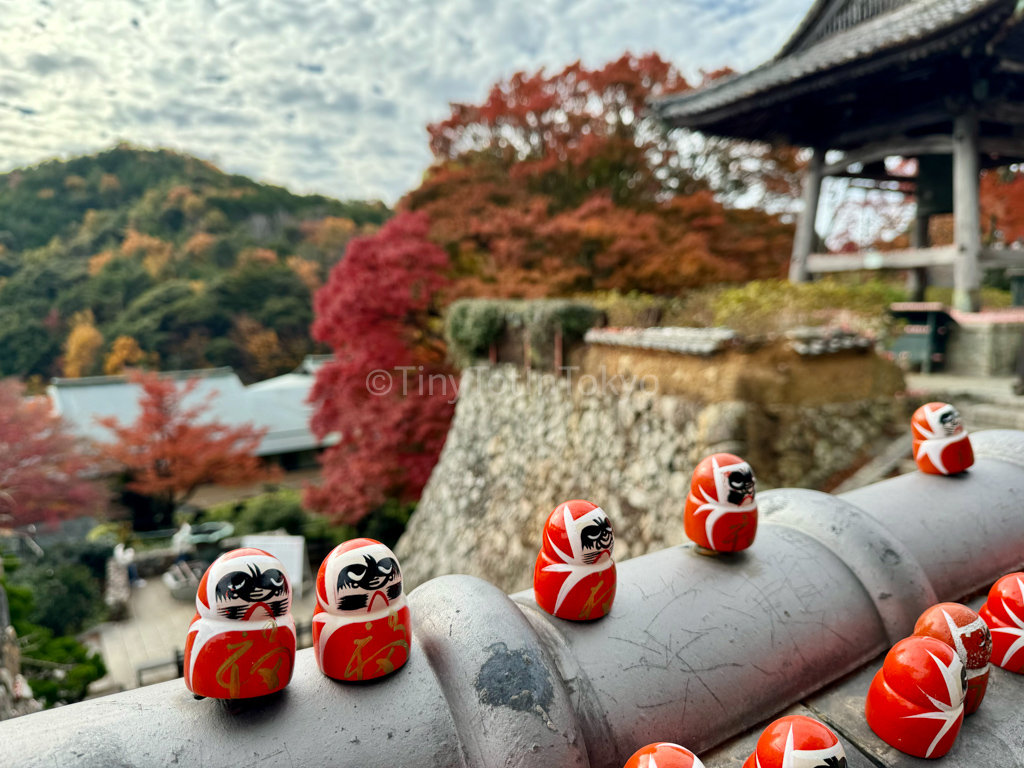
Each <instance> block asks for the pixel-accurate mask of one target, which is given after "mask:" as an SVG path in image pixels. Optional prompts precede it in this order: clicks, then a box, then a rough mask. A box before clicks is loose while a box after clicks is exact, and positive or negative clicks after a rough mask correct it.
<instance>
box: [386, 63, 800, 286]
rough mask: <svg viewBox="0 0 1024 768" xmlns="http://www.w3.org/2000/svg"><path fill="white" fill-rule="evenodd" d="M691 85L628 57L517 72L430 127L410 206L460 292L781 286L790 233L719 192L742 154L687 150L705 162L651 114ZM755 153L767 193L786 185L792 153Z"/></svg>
mask: <svg viewBox="0 0 1024 768" xmlns="http://www.w3.org/2000/svg"><path fill="white" fill-rule="evenodd" d="M688 87H689V85H688V84H687V83H686V81H685V80H684V79H683V78H682V76H681V75H680V74H679V72H678V71H677V70H676V69H675V68H674V67H673V66H672V65H670V64H668V63H667V62H664V61H663V60H661V59H660V58H659V57H658V56H657V55H654V54H652V55H648V56H644V57H635V56H631V55H629V54H626V55H625V56H623V57H621V58H620V59H619V60H617V61H614V62H612V63H610V64H608V65H607V66H606V67H604V68H602V69H599V70H593V71H591V70H587V69H585V68H583V67H582V66H581V65H580V64H579V63H577V64H573V65H572V66H570V67H567V68H566V69H565V70H563V71H562V72H559V73H557V74H555V75H547V74H545V73H544V72H540V73H537V74H535V75H530V76H528V75H525V74H522V73H520V74H517V75H514V76H513V77H512V78H510V79H509V80H507V81H504V82H502V83H499V84H497V85H496V86H495V87H494V88H493V89H492V91H491V93H490V95H489V96H488V98H487V100H486V101H485V102H484V103H483V104H482V105H479V106H474V105H466V104H453V105H452V114H451V117H450V118H449V119H448V120H445V121H443V122H441V123H438V124H435V125H431V126H429V127H428V133H429V134H430V140H431V149H432V150H433V152H434V155H435V158H436V160H437V162H436V164H435V166H434V167H433V168H432V169H431V171H430V173H429V174H428V177H427V179H426V180H425V181H424V183H423V184H422V185H421V186H420V188H419V189H417V190H415V191H413V192H411V193H409V195H407V196H406V198H405V199H404V200H403V201H402V203H401V207H403V208H405V209H408V210H415V211H424V212H426V213H428V214H429V215H430V218H431V222H432V230H431V235H432V237H433V238H434V239H435V240H436V241H437V242H439V243H440V244H441V245H442V246H443V247H444V248H445V249H446V250H447V251H448V252H449V253H450V254H452V255H453V257H454V266H455V274H456V277H457V282H456V286H455V288H454V290H453V291H452V294H451V295H453V296H456V295H497V296H525V297H536V296H545V295H559V294H569V293H574V292H579V291H589V290H594V289H618V290H633V289H636V290H641V291H648V292H653V293H674V292H677V291H679V290H682V289H685V288H690V287H695V286H699V285H702V284H705V283H709V282H741V281H744V280H748V279H755V278H768V277H778V276H781V275H782V274H783V273H784V271H785V268H786V263H787V260H788V256H789V250H790V245H791V242H792V227H791V226H790V225H788V224H784V223H783V222H782V221H781V220H780V219H779V218H778V217H777V216H773V215H770V214H768V213H765V212H764V211H762V210H759V209H756V208H755V209H749V210H738V209H735V208H730V207H727V206H725V205H723V204H722V203H721V202H720V200H719V198H718V197H717V196H716V194H713V191H717V190H713V188H712V183H711V181H712V179H711V177H716V178H717V177H719V176H722V173H723V172H722V171H721V167H722V166H723V165H725V166H727V165H728V164H729V163H730V162H731V160H730V159H729V158H730V157H731V158H734V157H735V156H736V152H735V149H734V148H732V149H730V152H731V153H732V154H730V155H728V156H726V155H725V154H724V153H725V146H724V145H721V144H713V143H711V142H707V141H705V142H704V143H703V144H699V145H698V146H697V150H694V151H695V152H698V154H699V153H700V152H704V153H717V157H718V160H716V161H715V163H711V162H710V161H709V162H705V163H704V164H703V165H701V164H700V163H697V162H695V161H694V158H693V157H692V156H690V157H684V156H683V155H681V153H680V151H679V149H678V147H679V142H678V141H677V140H676V138H675V137H673V136H672V135H670V134H667V133H666V132H665V131H664V130H663V128H662V127H661V125H660V124H659V123H658V122H657V120H655V119H654V117H653V116H651V115H650V114H649V112H648V111H647V108H646V103H647V100H648V99H649V98H650V97H652V96H658V95H662V94H667V93H672V92H676V91H681V90H685V89H686V88H688ZM751 151H753V150H751ZM759 152H760V153H761V154H759V155H758V156H757V157H755V158H754V159H753V162H752V166H753V167H755V168H756V169H758V170H757V173H760V174H761V176H762V177H764V178H766V179H767V180H765V181H763V183H762V186H763V187H764V188H765V189H769V190H772V191H775V192H779V191H781V190H782V189H783V188H785V184H783V182H782V180H783V179H789V178H790V177H793V178H795V174H796V169H797V168H798V166H799V163H798V162H797V159H796V154H795V152H793V151H792V150H790V149H781V150H777V151H769V150H765V149H763V148H762V149H761V150H759ZM716 164H717V165H716ZM712 165H716V167H718V168H719V171H716V173H711V172H710V171H707V168H709V167H711V166H712ZM702 173H704V174H705V176H707V178H705V177H703V176H702Z"/></svg>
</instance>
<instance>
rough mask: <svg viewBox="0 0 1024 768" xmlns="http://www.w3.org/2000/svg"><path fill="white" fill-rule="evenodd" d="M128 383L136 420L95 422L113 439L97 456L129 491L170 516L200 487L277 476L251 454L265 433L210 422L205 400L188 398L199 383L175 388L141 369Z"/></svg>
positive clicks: (248, 426)
mask: <svg viewBox="0 0 1024 768" xmlns="http://www.w3.org/2000/svg"><path fill="white" fill-rule="evenodd" d="M129 379H130V381H131V382H132V383H134V384H136V385H137V386H138V387H139V389H140V395H139V408H140V413H139V416H138V418H137V419H136V420H135V421H134V422H133V423H131V424H122V423H121V422H120V421H119V420H118V419H117V418H116V417H106V418H102V419H100V420H99V423H100V424H101V425H102V426H104V427H106V428H107V429H108V430H110V431H111V433H112V437H113V441H112V442H110V443H107V444H104V445H102V446H101V449H102V452H103V454H104V456H105V457H106V458H107V459H109V460H111V461H113V462H114V463H116V464H118V465H120V466H123V467H124V468H125V469H126V470H127V472H128V474H129V476H130V479H129V482H128V483H127V486H126V487H127V488H128V490H131V491H134V492H136V493H139V494H142V495H144V496H149V497H152V498H154V499H157V500H158V501H161V502H163V503H164V504H165V505H166V509H167V510H168V512H169V513H170V512H173V511H174V509H175V507H177V505H179V504H181V503H182V502H184V501H187V500H188V499H189V498H190V497H191V496H192V494H193V493H195V491H196V489H197V488H199V486H201V485H208V484H216V485H247V484H249V483H257V482H262V481H270V480H273V479H275V478H276V477H277V475H278V473H277V471H276V470H274V469H272V468H269V467H267V466H265V465H264V464H263V462H262V461H261V460H260V459H259V458H258V457H257V456H256V449H257V448H259V445H260V442H261V441H262V440H263V436H264V435H265V434H266V430H265V429H257V428H256V427H254V426H253V425H252V424H244V425H241V426H231V425H228V424H225V423H223V422H220V421H217V420H216V419H213V418H210V417H209V416H208V412H209V409H210V404H209V402H204V401H201V400H197V398H196V397H195V396H194V395H193V393H194V392H195V389H196V386H197V385H198V383H199V381H198V379H191V380H189V381H186V382H184V383H181V384H179V383H178V382H177V381H175V380H174V379H171V378H164V377H161V376H160V375H159V374H157V373H147V372H143V371H134V372H132V373H131V374H129Z"/></svg>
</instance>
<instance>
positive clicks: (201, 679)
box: [185, 548, 295, 699]
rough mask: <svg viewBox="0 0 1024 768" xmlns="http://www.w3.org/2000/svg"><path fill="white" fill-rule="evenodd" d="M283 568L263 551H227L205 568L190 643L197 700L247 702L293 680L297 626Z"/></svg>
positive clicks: (190, 675) (188, 678)
mask: <svg viewBox="0 0 1024 768" xmlns="http://www.w3.org/2000/svg"><path fill="white" fill-rule="evenodd" d="M291 603H292V588H291V584H290V583H289V581H288V576H287V575H286V574H285V570H284V566H283V565H282V564H281V562H280V561H279V560H278V559H277V558H276V557H274V556H273V555H271V554H269V553H267V552H264V551H263V550H262V549H255V548H246V549H236V550H233V551H231V552H227V553H225V554H223V555H221V556H220V557H218V558H217V559H216V560H214V561H213V564H212V565H211V566H210V567H209V568H207V569H206V573H204V574H203V578H202V580H201V581H200V582H199V591H198V592H197V593H196V615H195V617H194V618H193V619H192V623H191V624H190V625H189V628H188V635H187V637H186V639H185V685H186V686H187V687H188V689H189V690H190V691H192V693H194V694H195V695H197V696H206V697H210V698H214V699H250V698H253V697H256V696H265V695H267V694H270V693H274V692H275V691H279V690H281V689H282V688H284V687H285V686H286V685H288V682H289V681H290V680H291V678H292V667H293V665H294V663H295V622H294V620H293V619H292V615H291Z"/></svg>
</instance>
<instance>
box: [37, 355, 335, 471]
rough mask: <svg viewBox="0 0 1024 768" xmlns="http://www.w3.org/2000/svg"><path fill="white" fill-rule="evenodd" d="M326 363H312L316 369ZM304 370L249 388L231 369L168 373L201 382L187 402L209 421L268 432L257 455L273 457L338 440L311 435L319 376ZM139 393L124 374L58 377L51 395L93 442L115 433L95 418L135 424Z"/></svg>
mask: <svg viewBox="0 0 1024 768" xmlns="http://www.w3.org/2000/svg"><path fill="white" fill-rule="evenodd" d="M322 362H323V361H322V360H314V361H307V363H308V364H309V365H308V367H311V368H312V367H316V364H317V363H319V364H322ZM306 367H307V365H304V366H303V368H306ZM303 368H300V369H299V371H297V372H295V373H289V374H285V375H284V376H278V377H277V378H274V379H268V380H267V381H261V382H259V383H258V384H252V385H250V386H248V387H246V386H244V385H243V384H242V382H241V380H240V379H239V378H238V376H237V374H235V373H234V372H233V371H232V370H231V369H230V368H217V369H212V370H203V371H178V372H173V373H167V374H163V375H164V376H165V377H167V378H173V379H177V380H185V379H193V378H195V379H199V382H198V384H197V385H196V388H195V389H194V390H193V391H192V393H191V394H190V395H189V396H188V398H186V403H187V404H188V405H190V406H192V405H199V404H201V403H204V402H205V403H207V404H208V405H209V410H208V411H207V413H206V418H208V419H216V420H217V421H220V422H223V423H226V424H229V425H231V426H240V425H242V424H246V423H251V424H254V425H255V426H256V427H257V428H261V429H266V430H267V434H266V435H264V437H263V440H262V442H261V443H260V447H259V448H258V449H257V450H256V454H257V455H258V456H274V455H278V454H282V453H291V452H293V451H305V450H311V449H314V448H318V447H320V446H322V445H329V444H331V443H332V442H334V441H335V440H332V439H330V438H329V439H328V440H326V441H323V442H321V441H320V440H318V439H317V438H316V436H315V435H314V434H313V433H312V431H310V428H309V420H310V417H311V416H312V414H313V406H312V405H310V404H309V403H308V402H307V399H308V397H309V391H310V389H311V387H312V386H313V378H314V377H313V376H312V375H309V374H308V373H302V370H303ZM139 393H140V387H139V386H138V385H137V384H133V383H132V382H130V381H128V379H127V378H126V377H124V376H92V377H86V378H81V379H54V380H53V382H52V384H51V386H50V387H49V390H48V393H47V394H48V395H49V396H50V400H51V402H52V403H53V405H54V408H55V409H56V411H57V413H58V414H59V415H60V416H62V417H63V418H64V419H66V420H67V422H68V423H69V424H70V426H71V429H72V431H73V432H74V433H75V434H76V435H78V436H79V437H81V438H84V439H86V440H90V441H96V442H107V441H109V440H110V439H111V433H110V431H109V430H107V429H106V428H104V427H102V426H100V425H99V424H97V423H96V419H97V418H102V417H106V416H114V417H116V418H117V419H118V420H119V421H120V422H121V423H122V424H130V423H132V422H134V421H135V419H136V418H138V415H139V403H138V400H139Z"/></svg>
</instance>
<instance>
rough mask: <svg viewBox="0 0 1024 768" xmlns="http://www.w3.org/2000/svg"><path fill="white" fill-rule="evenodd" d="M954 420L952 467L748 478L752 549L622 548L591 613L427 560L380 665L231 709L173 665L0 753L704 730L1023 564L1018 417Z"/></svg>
mask: <svg viewBox="0 0 1024 768" xmlns="http://www.w3.org/2000/svg"><path fill="white" fill-rule="evenodd" d="M973 441H974V446H975V452H976V456H977V463H976V464H975V465H974V467H972V468H971V470H970V471H969V472H967V473H966V474H964V475H961V476H957V477H948V478H947V477H936V476H929V475H922V474H919V473H912V474H908V475H903V476H901V477H898V478H895V479H892V480H887V481H884V482H882V483H878V484H877V485H873V486H868V487H866V488H862V489H860V490H857V491H854V492H852V493H849V494H845V495H843V496H829V495H827V494H823V493H818V492H814V491H806V490H789V489H780V490H775V491H769V492H767V493H765V494H763V495H759V502H760V507H761V512H762V516H763V522H762V525H761V528H760V530H759V532H758V537H757V541H756V542H755V544H754V546H753V547H752V548H751V549H750V550H748V551H747V552H745V553H742V554H741V555H738V556H734V557H731V558H725V557H718V558H709V557H703V556H699V555H697V554H696V553H694V552H693V551H692V550H691V549H690V548H688V547H674V548H670V549H666V550H662V551H660V552H656V553H653V554H649V555H646V556H644V557H638V558H635V559H633V560H630V561H628V562H626V563H623V564H622V565H621V566H620V568H619V587H618V595H617V597H616V599H615V604H614V606H613V608H612V611H611V613H610V614H609V615H608V616H606V617H605V618H603V619H601V620H599V621H597V622H592V623H574V622H566V621H561V620H558V619H553V618H552V617H550V616H548V615H547V614H545V613H543V612H542V611H540V610H539V609H538V607H537V606H536V604H535V603H534V601H533V597H532V593H531V592H522V593H519V594H516V595H512V596H511V597H506V596H505V595H504V594H502V593H501V591H499V590H498V589H496V588H495V587H493V586H492V585H490V584H487V583H486V582H483V581H481V580H478V579H475V578H472V577H467V576H447V577H443V578H440V579H435V580H433V581H431V582H429V583H427V584H424V585H423V586H422V587H420V588H419V589H417V590H415V591H414V592H413V593H412V594H411V595H410V598H409V601H410V607H411V610H412V615H413V632H412V637H413V644H412V649H411V654H410V659H409V662H408V663H407V664H406V665H405V666H404V667H403V668H402V669H401V670H400V671H398V672H397V673H395V674H394V675H390V676H388V677H387V678H384V679H382V680H380V681H376V682H373V683H370V684H362V685H346V684H342V683H338V682H335V681H333V680H330V679H328V678H326V677H324V676H323V675H322V674H320V672H319V671H318V670H317V667H316V664H315V663H314V659H313V651H312V650H307V651H302V652H300V653H299V654H298V656H297V659H296V671H295V675H294V677H293V680H292V682H291V684H290V685H289V687H288V688H287V689H285V691H284V692H283V693H282V694H280V695H277V696H274V697H268V698H267V699H264V700H259V701H256V702H252V703H250V704H249V705H248V706H247V707H244V708H243V711H241V712H238V713H236V714H233V715H232V714H228V712H227V711H226V710H225V709H223V708H222V707H220V706H219V705H218V704H217V703H216V702H214V701H211V700H205V701H195V700H194V699H193V698H192V696H191V694H189V693H188V691H187V690H186V689H185V686H184V685H183V683H182V681H180V680H176V681H172V682H169V683H164V684H161V685H156V686H151V687H149V688H144V689H138V690H135V691H129V692H126V693H121V694H116V695H113V696H108V697H105V698H101V699H97V700H93V701H88V702H83V703H80V704H75V705H72V706H69V707H64V708H61V709H58V710H51V711H48V712H44V713H41V714H37V715H33V716H31V717H24V718H20V719H17V720H12V721H10V722H6V723H2V724H0V744H2V745H3V749H4V752H3V754H4V755H5V756H16V759H15V762H14V763H13V764H15V765H19V766H21V765H24V766H44V765H45V766H49V765H61V766H90V767H91V766H122V765H123V766H127V765H131V766H138V767H140V768H143V767H145V766H171V765H204V766H208V767H210V768H220V767H223V768H227V766H237V765H254V764H263V765H322V764H327V763H330V764H331V765H337V766H346V767H347V766H352V767H353V768H355V767H356V766H358V767H359V768H365V767H366V766H377V765H389V766H390V765H396V766H397V765H400V766H403V768H446V767H448V766H451V767H452V768H485V767H486V768H490V767H491V766H509V767H510V768H512V767H514V768H534V767H536V768H552V766H559V768H566V767H570V766H578V767H579V768H587V767H589V768H621V766H622V765H623V764H624V763H625V761H626V759H627V758H628V757H629V755H630V754H632V752H633V751H634V750H636V749H637V748H638V747H640V746H642V745H644V744H647V743H649V742H652V741H659V740H667V741H674V742H678V743H682V744H685V745H686V746H688V747H690V748H691V749H693V750H695V751H697V752H704V751H706V750H709V749H711V748H712V747H714V746H715V745H717V744H720V743H722V742H723V741H725V740H726V739H729V738H730V737H731V736H733V735H735V734H737V733H740V732H742V731H745V730H746V729H748V728H751V727H752V726H754V725H755V724H756V723H758V722H761V721H763V720H764V719H766V718H768V717H770V716H772V715H773V714H774V713H777V712H780V711H782V710H783V709H785V708H786V707H788V706H789V705H791V704H793V703H794V702H797V701H799V700H800V699H801V697H804V696H806V695H808V694H810V693H812V692H814V691H816V690H818V689H821V688H822V687H824V686H826V685H827V684H829V683H831V682H833V681H835V680H837V679H838V678H840V677H842V676H843V675H845V674H847V673H849V672H851V671H853V670H856V669H857V668H858V667H861V666H863V665H864V664H866V663H868V662H869V661H871V660H872V659H875V658H876V657H877V656H878V654H879V653H881V652H883V651H885V650H886V649H887V648H889V646H890V645H891V644H892V643H893V642H895V641H896V640H898V639H900V638H901V637H903V636H905V635H907V634H909V633H910V632H911V630H912V628H913V623H914V620H915V619H916V617H917V616H918V614H919V613H920V612H921V611H922V610H924V609H925V608H926V607H928V606H930V605H932V604H933V603H935V602H936V601H938V600H956V599H961V598H964V597H965V596H967V595H970V594H973V593H976V592H977V591H978V590H981V589H983V588H984V587H985V586H986V585H988V584H990V583H991V582H993V581H994V580H995V579H996V578H998V577H1000V576H1001V575H1003V574H1005V573H1007V572H1010V571H1013V570H1016V569H1019V568H1020V567H1021V566H1022V563H1024V515H1021V513H1020V501H1019V499H1020V494H1021V489H1024V459H1022V457H1024V433H1020V432H1010V431H992V432H982V433H978V434H977V435H974V436H973ZM1003 714H1004V715H1005V714H1006V713H1003ZM1016 715H1017V716H1019V711H1018V712H1017V713H1016ZM1018 725H1019V723H1018ZM1016 749H1017V751H1016V752H1014V753H1013V754H1014V755H1016V759H1017V762H1016V763H1015V764H1019V758H1021V757H1024V752H1022V750H1021V749H1020V748H1019V745H1018V748H1016ZM858 764H859V763H858ZM901 764H902V763H901ZM1005 764H1007V765H1009V764H1014V763H1013V761H1012V760H1011V763H1005ZM957 765H958V766H960V765H966V763H957Z"/></svg>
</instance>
